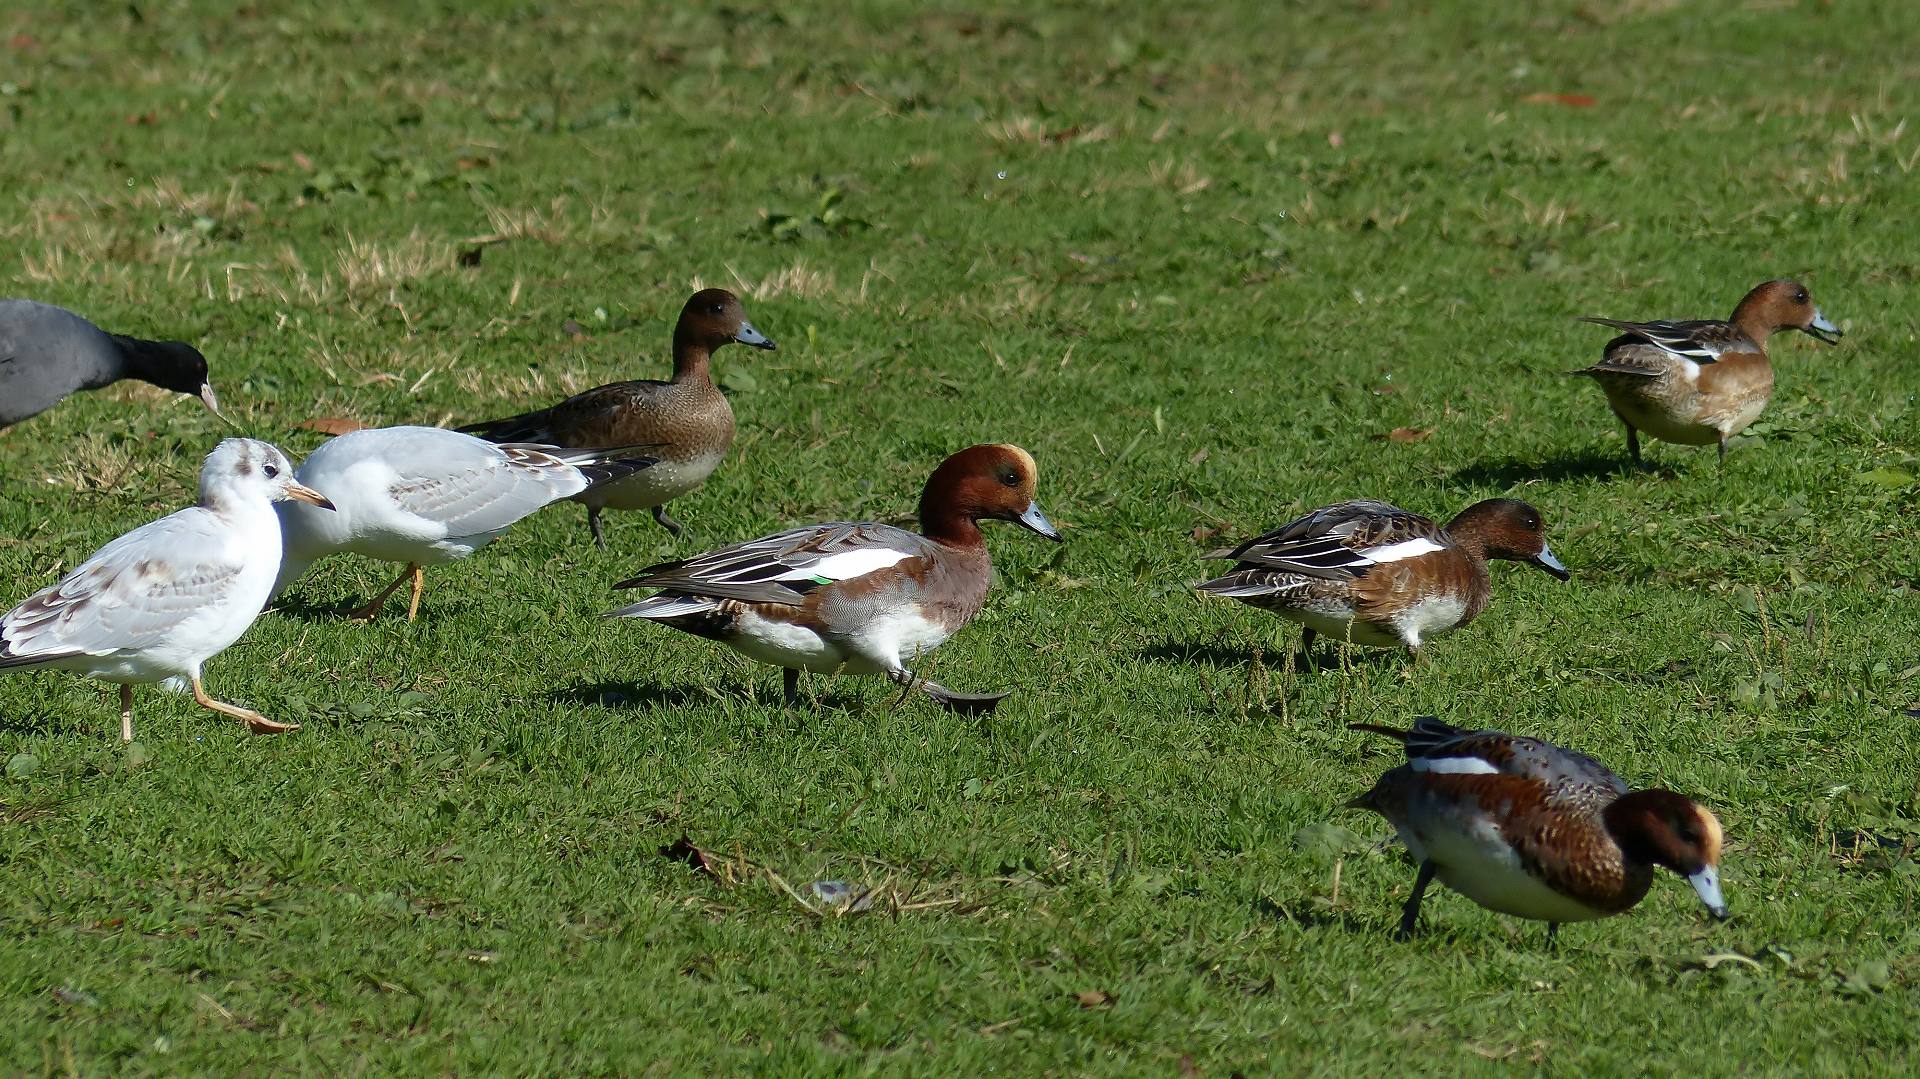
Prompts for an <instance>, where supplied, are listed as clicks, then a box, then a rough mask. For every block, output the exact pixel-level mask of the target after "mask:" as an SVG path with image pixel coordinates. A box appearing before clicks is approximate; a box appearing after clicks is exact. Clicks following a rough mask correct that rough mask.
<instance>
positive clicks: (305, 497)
mask: <svg viewBox="0 0 1920 1079" xmlns="http://www.w3.org/2000/svg"><path fill="white" fill-rule="evenodd" d="M287 497H288V498H290V499H292V500H294V501H295V502H305V503H307V504H308V505H313V506H319V507H320V508H321V509H323V510H330V509H332V508H333V503H332V502H330V501H328V500H327V496H326V495H323V494H321V493H320V492H318V491H316V490H314V489H313V488H311V487H308V486H306V485H304V484H299V483H289V484H287Z"/></svg>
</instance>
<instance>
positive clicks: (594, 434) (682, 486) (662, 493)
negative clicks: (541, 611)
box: [460, 289, 774, 546]
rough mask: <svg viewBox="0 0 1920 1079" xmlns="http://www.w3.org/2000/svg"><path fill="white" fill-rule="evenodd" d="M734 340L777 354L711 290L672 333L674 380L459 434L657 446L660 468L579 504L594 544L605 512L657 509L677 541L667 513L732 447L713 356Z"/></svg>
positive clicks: (735, 302)
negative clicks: (668, 506)
mask: <svg viewBox="0 0 1920 1079" xmlns="http://www.w3.org/2000/svg"><path fill="white" fill-rule="evenodd" d="M732 341H739V342H741V343H743V344H749V345H752V346H754V347H756V348H765V349H771V348H773V347H774V343H773V342H772V341H771V340H768V339H767V338H766V336H765V335H763V334H761V333H760V331H758V330H756V329H755V328H754V327H753V325H752V324H751V323H749V322H748V321H747V318H746V312H745V310H744V309H742V307H741V305H740V300H739V298H738V297H736V296H735V295H734V294H733V293H731V292H728V291H726V290H725V289H705V290H702V291H700V292H697V293H695V294H694V295H693V298H691V299H689V300H688V301H687V303H686V306H685V307H683V308H682V309H681V312H680V318H679V321H678V322H677V323H675V325H674V332H673V378H672V379H671V380H668V381H665V382H662V381H658V380H655V379H635V380H630V381H626V382H612V383H608V384H606V385H604V386H596V387H594V388H593V389H590V390H585V391H582V392H580V393H577V394H574V395H573V396H572V397H569V398H567V399H566V400H564V401H561V402H560V403H558V404H556V405H553V406H551V407H548V408H543V409H538V410H536V411H533V412H526V413H522V414H520V415H518V416H510V417H507V418H506V419H502V420H491V421H487V422H485V423H476V424H469V425H467V426H465V427H462V428H460V430H461V431H465V432H468V433H470V434H477V435H479V436H480V437H482V438H485V439H487V440H488V441H491V442H538V443H543V444H546V445H553V446H564V447H567V448H589V447H604V446H647V447H651V450H650V452H651V453H652V455H653V456H655V457H657V458H658V463H657V464H655V466H654V467H652V468H650V469H648V470H646V471H645V472H644V473H639V474H636V475H634V476H632V477H629V478H628V479H625V480H622V481H618V482H615V483H609V484H603V485H599V486H596V487H594V488H592V489H590V490H588V491H585V492H582V493H581V494H580V495H579V496H577V497H576V498H575V501H577V502H581V503H583V504H585V505H586V506H587V520H588V524H589V525H590V526H591V527H592V529H593V534H594V539H595V540H596V541H601V535H600V522H599V512H600V509H601V508H602V507H611V508H614V509H652V510H653V511H654V518H655V519H656V520H658V521H659V522H660V523H661V524H662V525H663V526H665V527H666V528H667V529H668V530H669V531H671V532H673V533H674V534H675V535H676V536H677V535H679V533H680V525H679V522H677V521H674V520H673V519H672V518H670V517H668V516H667V515H666V513H665V511H664V508H663V507H664V506H665V504H666V503H667V502H669V501H671V500H672V499H674V498H677V497H679V496H680V495H682V494H685V493H687V492H689V491H691V490H693V489H695V488H697V487H699V486H700V485H701V484H702V483H704V482H706V479H707V477H708V476H710V475H711V474H712V473H713V471H714V469H715V468H717V467H719V465H720V462H721V461H722V460H723V459H724V458H725V457H726V454H727V450H728V449H729V448H730V447H731V446H732V445H733V435H734V424H733V408H732V406H730V405H729V404H728V403H727V398H726V395H725V394H723V393H721V392H720V388H719V387H718V386H716V385H714V383H713V375H712V355H713V350H714V349H717V348H719V347H721V346H722V345H725V344H727V343H729V342H732ZM602 545H603V546H604V542H602Z"/></svg>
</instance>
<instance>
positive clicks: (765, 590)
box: [607, 445, 1060, 711]
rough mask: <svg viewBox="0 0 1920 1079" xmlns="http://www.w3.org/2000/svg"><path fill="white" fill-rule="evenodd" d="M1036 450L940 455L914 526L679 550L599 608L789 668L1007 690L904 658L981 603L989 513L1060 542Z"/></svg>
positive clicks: (959, 703) (961, 698)
mask: <svg viewBox="0 0 1920 1079" xmlns="http://www.w3.org/2000/svg"><path fill="white" fill-rule="evenodd" d="M1034 483H1035V470H1034V464H1033V458H1032V457H1031V456H1030V455H1029V454H1028V453H1027V451H1025V450H1023V449H1021V448H1020V447H1018V446H1005V445H999V446H974V447H972V448H970V449H965V450H961V451H960V452H959V453H956V454H954V455H953V456H951V457H949V458H947V459H946V460H945V461H943V462H941V464H940V467H939V468H936V469H934V472H933V475H932V476H931V477H929V478H928V480H927V485H926V488H925V489H924V490H923V491H922V492H921V494H920V533H919V534H917V535H916V534H915V533H912V532H908V531H906V530H905V529H900V528H895V527H893V526H892V525H885V524H876V523H874V522H872V521H862V522H857V523H855V522H844V521H842V522H835V523H833V524H821V525H810V526H808V527H805V528H796V529H793V530H792V531H788V532H781V533H778V534H777V535H772V536H766V537H764V538H762V539H757V540H750V541H748V542H746V543H741V544H736V545H734V546H732V547H723V548H721V549H720V550H717V551H709V552H707V553H706V554H702V555H696V556H695V557H693V558H688V559H684V560H681V561H677V562H664V563H661V564H660V565H657V566H649V567H647V568H646V569H644V570H642V571H641V572H640V574H639V575H638V576H636V577H634V578H632V579H630V580H626V581H622V582H620V583H619V584H617V585H615V586H614V587H615V588H658V589H660V590H661V591H660V592H659V593H658V594H656V595H654V596H652V597H650V598H648V599H644V600H642V601H640V602H639V603H636V604H633V605H632V606H630V607H622V608H621V609H619V610H617V611H612V612H610V613H609V614H608V616H607V617H609V618H612V617H623V618H648V619H652V620H653V621H656V622H661V623H664V624H666V625H669V626H672V627H673V628H675V629H678V630H683V631H685V632H688V633H693V634H697V635H699V636H702V637H707V638H710V639H712V640H716V641H719V642H720V643H722V644H724V645H727V646H728V647H730V648H732V649H733V650H734V651H736V652H740V653H742V654H743V655H746V656H749V657H751V658H753V659H757V660H760V661H761V662H763V663H772V664H776V665H778V666H781V667H784V668H786V673H785V689H786V695H787V699H788V700H789V701H792V700H794V699H795V697H796V695H797V692H798V688H799V678H800V672H801V671H803V670H804V671H816V672H820V673H835V672H844V673H847V674H884V675H886V676H887V677H888V678H889V679H891V680H892V681H894V682H895V683H897V684H899V685H901V686H904V687H909V688H918V689H921V690H923V691H925V692H926V693H927V694H928V695H929V696H931V697H932V698H933V699H934V700H936V701H938V702H940V703H941V704H943V705H945V706H947V707H949V708H954V709H957V710H962V711H979V710H984V709H987V708H990V707H992V706H993V705H994V704H996V703H998V702H999V701H1000V699H1001V698H1003V697H1005V696H1006V694H1005V693H997V694H987V695H978V696H976V695H966V694H959V693H955V692H953V691H951V690H949V689H946V688H945V687H943V686H940V685H937V684H935V683H933V682H929V681H927V680H925V679H923V678H920V677H919V676H917V675H915V674H914V673H913V671H912V669H911V668H910V667H909V666H908V665H909V664H911V663H912V662H914V659H915V657H916V656H922V655H925V654H926V653H928V652H931V651H933V650H934V649H935V648H938V647H939V646H940V645H941V644H943V643H945V642H946V640H947V638H949V637H951V636H953V635H954V634H955V633H956V632H958V631H959V630H960V628H961V627H962V626H964V625H966V624H967V622H968V621H970V620H971V619H972V618H973V616H974V615H975V614H977V613H978V612H979V610H980V606H981V604H983V603H984V602H986V598H987V586H988V584H989V583H990V582H991V580H992V576H993V567H992V564H991V562H989V561H988V558H987V545H986V543H985V541H984V539H983V538H982V536H981V534H980V525H979V522H981V521H984V520H1002V521H1013V522H1015V523H1016V524H1019V525H1021V526H1023V527H1025V528H1028V529H1030V530H1032V531H1034V532H1037V533H1039V534H1040V535H1042V536H1045V537H1047V538H1048V539H1052V540H1058V539H1059V538H1060V534H1059V533H1058V532H1057V531H1055V530H1054V527H1053V525H1052V523H1051V522H1049V521H1048V520H1047V516H1046V514H1044V513H1042V512H1040V504H1039V503H1038V502H1036V501H1034Z"/></svg>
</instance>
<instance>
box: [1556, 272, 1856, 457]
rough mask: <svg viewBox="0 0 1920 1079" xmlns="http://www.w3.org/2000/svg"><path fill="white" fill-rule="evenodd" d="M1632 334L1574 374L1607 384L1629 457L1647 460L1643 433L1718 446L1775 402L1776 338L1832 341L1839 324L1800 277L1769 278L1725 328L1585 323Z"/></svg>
mask: <svg viewBox="0 0 1920 1079" xmlns="http://www.w3.org/2000/svg"><path fill="white" fill-rule="evenodd" d="M1580 321H1582V322H1595V323H1598V324H1600V325H1602V326H1611V327H1613V328H1614V329H1616V330H1621V331H1624V332H1623V333H1621V335H1620V336H1618V337H1616V338H1614V339H1613V340H1611V341H1608V342H1607V350H1606V353H1605V355H1604V356H1603V358H1602V359H1601V360H1600V362H1599V363H1596V364H1594V365H1593V366H1592V367H1583V368H1581V369H1580V370H1578V371H1574V372H1572V373H1573V374H1576V375H1585V376H1587V377H1588V378H1591V379H1593V380H1594V381H1595V382H1598V383H1599V384H1600V389H1601V390H1602V391H1603V392H1605V393H1606V395H1607V404H1608V405H1609V406H1610V407H1611V408H1612V409H1613V414H1614V415H1615V416H1617V417H1619V418H1620V422H1621V423H1623V424H1625V425H1626V428H1627V454H1628V455H1629V456H1631V457H1632V458H1633V463H1634V464H1636V465H1637V464H1639V463H1640V434H1639V432H1641V431H1645V432H1646V433H1647V434H1649V435H1652V436H1653V437H1654V438H1657V439H1659V440H1660V441H1662V442H1677V443H1680V444H1682V445H1687V446H1706V445H1718V446H1719V447H1720V460H1722V461H1725V460H1726V459H1727V439H1729V438H1732V437H1733V436H1734V435H1737V434H1739V433H1740V432H1741V431H1744V430H1746V429H1747V425H1748V424H1751V423H1752V422H1753V421H1754V420H1756V419H1758V418H1759V417H1760V413H1761V411H1762V410H1763V409H1765V408H1766V407H1767V400H1768V399H1769V398H1770V397H1772V396H1773V364H1772V363H1771V362H1769V361H1768V359H1767V339H1768V338H1769V337H1771V336H1773V334H1774V333H1775V332H1776V331H1779V330H1801V331H1803V332H1805V333H1806V334H1807V336H1809V337H1812V338H1814V339H1815V340H1817V341H1823V342H1825V343H1827V344H1829V345H1831V344H1833V343H1835V342H1837V341H1839V340H1840V337H1841V333H1840V327H1838V326H1835V325H1834V324H1833V323H1831V322H1829V321H1827V318H1826V316H1824V315H1822V314H1821V313H1820V309H1819V308H1817V307H1815V306H1813V297H1812V296H1810V295H1808V294H1807V287H1806V286H1805V285H1802V284H1800V283H1799V282H1797V281H1768V282H1766V283H1765V284H1763V285H1758V286H1756V287H1755V288H1754V289H1753V291H1751V292H1749V293H1747V294H1746V296H1744V297H1742V298H1741V300H1740V303H1739V306H1737V307H1735V308H1734V309H1733V316H1732V317H1731V318H1729V319H1728V320H1727V321H1725V322H1718V321H1694V322H1666V321H1661V322H1622V321H1620V320H1619V319H1611V318H1597V317H1592V316H1589V317H1586V318H1582V319H1581V320H1580Z"/></svg>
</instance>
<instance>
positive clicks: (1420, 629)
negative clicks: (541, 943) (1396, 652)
mask: <svg viewBox="0 0 1920 1079" xmlns="http://www.w3.org/2000/svg"><path fill="white" fill-rule="evenodd" d="M1466 616H1467V601H1466V599H1465V598H1464V597H1462V596H1429V597H1427V598H1426V599H1423V600H1420V601H1419V602H1417V603H1414V604H1413V605H1412V606H1410V607H1408V608H1407V609H1406V610H1404V611H1401V612H1400V613H1399V614H1396V615H1394V616H1393V618H1392V623H1393V628H1394V630H1395V631H1396V632H1397V633H1398V634H1399V637H1400V639H1401V640H1403V641H1405V642H1406V643H1407V645H1408V646H1409V647H1413V648H1418V647H1420V645H1421V644H1422V643H1424V642H1425V641H1426V639H1427V638H1428V637H1437V636H1439V635H1441V634H1443V633H1451V632H1452V631H1454V630H1455V629H1458V628H1459V627H1460V620H1461V619H1463V618H1465V617H1466Z"/></svg>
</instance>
